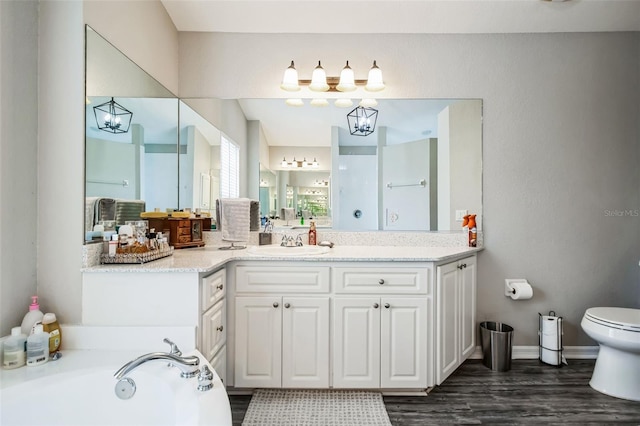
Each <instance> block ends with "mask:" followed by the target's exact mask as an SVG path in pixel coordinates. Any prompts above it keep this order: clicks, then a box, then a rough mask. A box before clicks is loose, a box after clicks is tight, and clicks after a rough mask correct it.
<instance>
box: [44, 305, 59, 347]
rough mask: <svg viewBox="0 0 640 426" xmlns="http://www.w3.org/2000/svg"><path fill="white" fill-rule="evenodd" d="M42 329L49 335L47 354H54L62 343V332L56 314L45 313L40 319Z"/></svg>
mask: <svg viewBox="0 0 640 426" xmlns="http://www.w3.org/2000/svg"><path fill="white" fill-rule="evenodd" d="M42 329H43V330H44V332H45V333H49V354H54V353H56V352H58V350H59V349H60V343H62V330H60V324H58V319H57V318H56V314H52V313H46V314H44V317H43V318H42Z"/></svg>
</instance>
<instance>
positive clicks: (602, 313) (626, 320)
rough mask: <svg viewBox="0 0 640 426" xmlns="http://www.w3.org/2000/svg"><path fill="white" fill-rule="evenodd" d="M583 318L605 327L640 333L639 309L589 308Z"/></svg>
mask: <svg viewBox="0 0 640 426" xmlns="http://www.w3.org/2000/svg"><path fill="white" fill-rule="evenodd" d="M584 317H585V319H587V320H589V321H591V322H594V323H596V324H600V325H603V326H605V327H611V328H617V329H619V330H625V331H633V332H636V333H640V309H630V308H610V307H597V308H589V309H587V311H586V312H585V314H584Z"/></svg>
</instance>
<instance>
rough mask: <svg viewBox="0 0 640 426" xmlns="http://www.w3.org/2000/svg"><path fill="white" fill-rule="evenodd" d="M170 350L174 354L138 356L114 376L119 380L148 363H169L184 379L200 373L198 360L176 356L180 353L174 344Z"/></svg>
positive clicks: (163, 353) (155, 353) (160, 353)
mask: <svg viewBox="0 0 640 426" xmlns="http://www.w3.org/2000/svg"><path fill="white" fill-rule="evenodd" d="M167 343H168V342H167ZM171 349H172V351H174V350H175V352H176V353H167V352H151V353H148V354H145V355H142V356H139V357H138V358H136V359H134V360H132V361H129V362H128V363H126V364H125V365H123V366H122V367H120V369H119V370H118V371H116V372H115V374H114V376H115V378H116V379H118V380H120V379H122V378H123V377H124V376H126V375H127V374H129V373H130V372H132V371H133V370H135V369H136V368H138V367H139V366H141V365H142V364H145V363H147V362H149V361H169V363H170V364H171V365H172V366H173V367H177V368H178V369H179V370H180V377H184V378H190V377H195V376H196V375H197V374H198V373H199V372H200V369H199V368H198V365H200V358H198V357H197V356H195V355H193V356H185V357H183V356H180V355H178V354H177V353H180V351H179V350H177V347H175V344H173V345H172V348H171Z"/></svg>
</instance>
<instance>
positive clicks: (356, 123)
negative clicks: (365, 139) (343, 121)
mask: <svg viewBox="0 0 640 426" xmlns="http://www.w3.org/2000/svg"><path fill="white" fill-rule="evenodd" d="M377 120H378V110H377V109H373V108H365V107H361V106H358V107H356V108H354V109H353V110H352V111H351V112H350V113H349V114H347V122H348V123H349V133H351V134H352V135H354V136H368V135H370V134H371V133H373V132H374V130H375V129H376V121H377Z"/></svg>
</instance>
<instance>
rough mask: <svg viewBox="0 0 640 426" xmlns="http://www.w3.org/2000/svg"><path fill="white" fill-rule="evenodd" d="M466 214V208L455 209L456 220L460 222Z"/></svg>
mask: <svg viewBox="0 0 640 426" xmlns="http://www.w3.org/2000/svg"><path fill="white" fill-rule="evenodd" d="M468 214H469V211H468V210H456V222H462V221H463V219H464V217H465V216H466V215H468Z"/></svg>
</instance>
